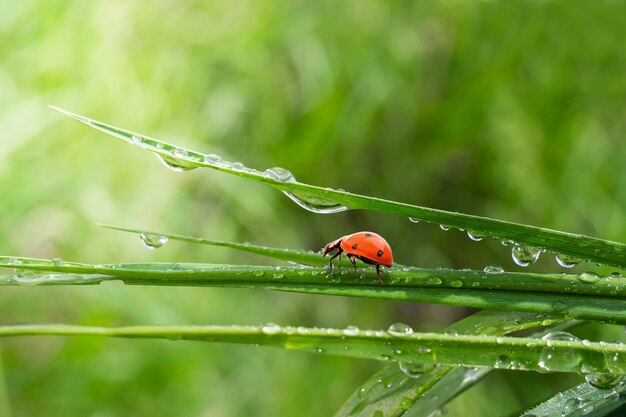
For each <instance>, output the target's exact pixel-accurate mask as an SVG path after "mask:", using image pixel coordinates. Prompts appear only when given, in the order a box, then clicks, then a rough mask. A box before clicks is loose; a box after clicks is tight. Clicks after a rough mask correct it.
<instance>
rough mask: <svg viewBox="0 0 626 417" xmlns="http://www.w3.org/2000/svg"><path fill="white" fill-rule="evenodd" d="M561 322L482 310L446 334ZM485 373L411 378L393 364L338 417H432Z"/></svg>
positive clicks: (458, 371) (445, 369)
mask: <svg viewBox="0 0 626 417" xmlns="http://www.w3.org/2000/svg"><path fill="white" fill-rule="evenodd" d="M562 320H565V319H564V318H563V317H562V316H545V315H538V314H531V313H520V312H506V313H500V312H494V311H488V310H483V311H481V312H478V313H476V314H473V315H472V316H469V317H467V318H465V319H463V320H461V321H459V322H457V323H454V324H452V325H451V326H449V327H448V329H447V331H454V332H458V333H460V334H474V335H477V334H485V335H492V336H500V335H503V334H506V333H510V332H512V331H517V330H522V329H527V328H532V327H536V326H541V325H549V324H551V323H556V322H559V321H562ZM533 337H535V336H534V335H533ZM485 372H488V369H486V368H483V369H480V370H477V369H476V368H455V367H452V366H438V367H436V368H433V369H431V370H426V371H425V372H422V373H419V374H415V375H412V376H411V377H409V376H407V375H406V374H405V373H404V372H402V371H401V370H400V368H399V366H398V365H397V364H392V365H389V366H387V367H385V368H383V369H381V370H380V371H379V372H377V373H376V374H374V375H373V376H372V377H371V378H369V379H368V380H367V381H366V382H365V383H364V384H363V385H361V386H360V387H359V388H358V389H357V390H356V391H355V392H354V393H353V394H352V395H351V396H350V397H349V398H348V400H347V401H346V402H345V403H344V405H343V406H342V407H341V408H340V409H339V410H338V412H337V414H335V417H347V416H354V415H375V414H374V413H376V412H379V413H380V412H382V413H383V415H385V416H388V417H397V416H402V415H405V413H407V412H408V413H412V414H415V413H417V414H415V415H419V416H425V415H429V413H430V412H432V411H434V410H435V409H436V408H438V407H439V406H441V405H442V404H445V403H446V402H448V401H449V400H451V399H452V398H453V397H454V396H455V395H456V394H458V393H459V392H461V391H462V390H463V389H466V388H467V387H469V386H470V385H471V384H472V383H474V382H475V381H476V380H477V379H478V378H479V377H480V374H481V373H485ZM440 381H441V383H440Z"/></svg>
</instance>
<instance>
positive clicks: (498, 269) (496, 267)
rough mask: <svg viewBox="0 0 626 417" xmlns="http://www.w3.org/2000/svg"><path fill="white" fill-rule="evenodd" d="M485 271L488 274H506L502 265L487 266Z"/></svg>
mask: <svg viewBox="0 0 626 417" xmlns="http://www.w3.org/2000/svg"><path fill="white" fill-rule="evenodd" d="M483 271H485V272H486V273H488V274H501V273H503V272H504V268H502V267H501V266H500V265H487V266H486V267H485V269H483Z"/></svg>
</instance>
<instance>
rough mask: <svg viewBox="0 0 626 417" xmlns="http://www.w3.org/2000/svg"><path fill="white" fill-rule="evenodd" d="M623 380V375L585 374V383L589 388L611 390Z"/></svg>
mask: <svg viewBox="0 0 626 417" xmlns="http://www.w3.org/2000/svg"><path fill="white" fill-rule="evenodd" d="M623 378H624V375H614V374H587V375H585V381H587V383H588V384H589V385H591V386H594V387H596V388H599V389H611V388H613V387H615V386H616V385H617V384H619V383H620V381H621V380H622V379H623Z"/></svg>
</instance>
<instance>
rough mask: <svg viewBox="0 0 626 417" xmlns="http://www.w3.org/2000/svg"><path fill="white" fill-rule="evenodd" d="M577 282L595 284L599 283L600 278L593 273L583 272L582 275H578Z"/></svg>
mask: <svg viewBox="0 0 626 417" xmlns="http://www.w3.org/2000/svg"><path fill="white" fill-rule="evenodd" d="M578 280H579V281H582V282H585V283H587V284H595V283H596V282H598V281H600V277H599V276H598V274H596V273H595V272H583V273H582V274H580V275H578Z"/></svg>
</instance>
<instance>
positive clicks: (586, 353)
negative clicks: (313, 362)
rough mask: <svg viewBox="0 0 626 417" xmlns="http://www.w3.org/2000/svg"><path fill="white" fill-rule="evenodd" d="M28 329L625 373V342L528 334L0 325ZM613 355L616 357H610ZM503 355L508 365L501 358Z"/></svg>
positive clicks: (1, 329) (9, 332)
mask: <svg viewBox="0 0 626 417" xmlns="http://www.w3.org/2000/svg"><path fill="white" fill-rule="evenodd" d="M26 335H67V336H80V335H82V336H109V337H127V338H155V339H175V340H179V339H182V340H196V341H205V342H221V343H237V344H245V345H253V346H254V345H262V346H268V347H275V348H282V349H288V350H297V351H302V352H310V353H317V354H326V355H336V356H345V357H352V358H362V359H374V360H380V361H395V362H407V363H412V364H424V365H436V364H442V365H454V366H472V367H488V368H493V367H497V368H500V369H516V370H527V371H537V372H568V373H581V372H582V369H584V370H585V371H587V372H589V371H593V372H594V373H616V374H621V375H623V374H626V346H625V345H623V344H620V343H604V342H603V343H598V342H585V343H583V342H581V341H578V340H557V339H550V340H545V339H533V338H527V337H507V336H500V337H494V336H486V335H455V334H441V333H417V332H416V333H411V334H407V333H406V332H404V331H402V332H396V331H395V330H390V331H387V332H386V331H383V330H354V329H352V328H348V329H324V328H303V327H291V326H285V327H281V326H278V325H276V324H268V325H265V326H129V327H91V326H75V325H59V324H46V325H43V324H40V325H37V324H31V325H8V326H0V337H9V336H26ZM607 356H610V357H611V358H612V359H611V361H606V360H605V357H607ZM503 358H506V364H505V363H504V362H505V360H504V359H503Z"/></svg>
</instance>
